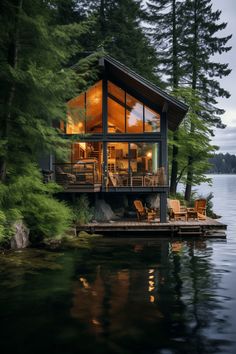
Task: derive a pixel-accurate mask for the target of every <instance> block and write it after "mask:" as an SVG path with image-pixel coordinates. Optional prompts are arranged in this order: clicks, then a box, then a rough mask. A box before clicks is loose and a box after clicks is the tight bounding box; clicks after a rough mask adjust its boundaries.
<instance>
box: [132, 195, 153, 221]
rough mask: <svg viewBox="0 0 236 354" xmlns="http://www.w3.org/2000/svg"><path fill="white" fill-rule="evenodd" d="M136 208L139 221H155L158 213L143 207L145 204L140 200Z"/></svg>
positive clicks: (136, 201)
mask: <svg viewBox="0 0 236 354" xmlns="http://www.w3.org/2000/svg"><path fill="white" fill-rule="evenodd" d="M134 207H135V209H136V213H137V217H138V220H139V221H141V220H148V221H150V220H153V219H155V217H156V212H155V211H153V210H151V209H148V208H145V207H144V206H143V203H142V202H141V200H138V199H137V200H135V201H134Z"/></svg>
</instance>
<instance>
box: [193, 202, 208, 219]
mask: <svg viewBox="0 0 236 354" xmlns="http://www.w3.org/2000/svg"><path fill="white" fill-rule="evenodd" d="M206 204H207V201H206V199H196V200H195V201H194V210H195V211H196V212H197V216H198V219H199V220H206Z"/></svg>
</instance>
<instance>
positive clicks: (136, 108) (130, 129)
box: [126, 94, 143, 133]
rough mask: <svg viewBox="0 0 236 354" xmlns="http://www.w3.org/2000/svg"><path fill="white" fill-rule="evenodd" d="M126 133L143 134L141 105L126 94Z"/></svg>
mask: <svg viewBox="0 0 236 354" xmlns="http://www.w3.org/2000/svg"><path fill="white" fill-rule="evenodd" d="M126 131H127V133H142V132H143V104H142V103H141V102H139V101H138V100H136V98H134V97H132V96H130V95H128V94H127V95H126Z"/></svg>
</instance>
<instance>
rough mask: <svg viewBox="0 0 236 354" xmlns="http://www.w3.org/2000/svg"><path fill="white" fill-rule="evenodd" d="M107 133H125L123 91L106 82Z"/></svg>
mask: <svg viewBox="0 0 236 354" xmlns="http://www.w3.org/2000/svg"><path fill="white" fill-rule="evenodd" d="M107 113H108V133H125V91H124V90H122V89H121V88H119V87H118V86H116V85H114V84H113V83H111V82H110V81H109V82H108V101H107Z"/></svg>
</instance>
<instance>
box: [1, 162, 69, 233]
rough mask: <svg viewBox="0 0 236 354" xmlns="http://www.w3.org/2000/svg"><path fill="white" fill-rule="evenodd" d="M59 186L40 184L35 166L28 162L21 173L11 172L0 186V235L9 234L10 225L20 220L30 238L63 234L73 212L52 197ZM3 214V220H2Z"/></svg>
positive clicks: (40, 178) (40, 179)
mask: <svg viewBox="0 0 236 354" xmlns="http://www.w3.org/2000/svg"><path fill="white" fill-rule="evenodd" d="M59 190H60V187H58V186H57V185H56V184H55V183H48V184H43V182H42V176H41V173H40V172H39V170H38V168H37V166H35V165H28V166H25V169H24V171H23V173H22V175H20V176H18V175H12V176H11V177H10V178H9V180H8V184H7V185H3V184H1V185H0V209H1V210H2V212H1V215H0V235H2V236H1V238H3V237H4V238H5V239H6V237H8V238H9V237H10V235H11V226H12V225H13V223H14V222H15V221H16V220H19V219H23V220H24V222H25V223H26V225H27V226H28V227H29V229H30V235H31V236H33V239H34V240H35V239H43V238H49V237H51V238H53V237H59V236H63V234H64V233H65V232H66V230H67V229H68V228H69V227H70V225H71V223H72V219H73V211H72V209H71V208H69V206H67V205H66V204H65V203H63V202H59V201H58V200H57V199H55V198H54V194H55V192H58V191H59ZM4 216H5V219H4Z"/></svg>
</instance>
